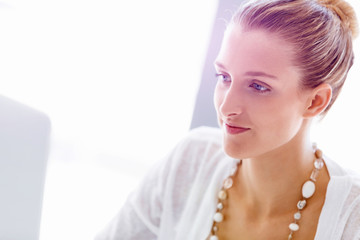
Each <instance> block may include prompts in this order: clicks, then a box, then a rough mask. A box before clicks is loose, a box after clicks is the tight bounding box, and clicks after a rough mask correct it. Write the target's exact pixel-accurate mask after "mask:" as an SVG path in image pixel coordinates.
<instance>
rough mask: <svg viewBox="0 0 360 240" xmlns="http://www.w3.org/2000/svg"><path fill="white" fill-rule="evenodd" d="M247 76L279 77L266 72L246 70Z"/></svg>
mask: <svg viewBox="0 0 360 240" xmlns="http://www.w3.org/2000/svg"><path fill="white" fill-rule="evenodd" d="M245 76H251V77H268V78H272V79H277V77H275V76H273V75H270V74H267V73H264V72H246V73H245Z"/></svg>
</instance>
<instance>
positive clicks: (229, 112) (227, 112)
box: [219, 86, 243, 117]
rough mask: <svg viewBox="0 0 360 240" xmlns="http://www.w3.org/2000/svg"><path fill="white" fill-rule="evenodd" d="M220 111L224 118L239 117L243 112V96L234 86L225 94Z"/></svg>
mask: <svg viewBox="0 0 360 240" xmlns="http://www.w3.org/2000/svg"><path fill="white" fill-rule="evenodd" d="M219 111H220V113H221V115H223V116H224V117H231V116H237V115H240V114H241V113H242V112H243V107H242V100H241V94H240V93H239V92H238V91H235V89H233V86H231V87H230V88H229V89H227V91H226V92H225V93H224V95H223V98H222V101H221V102H220V106H219Z"/></svg>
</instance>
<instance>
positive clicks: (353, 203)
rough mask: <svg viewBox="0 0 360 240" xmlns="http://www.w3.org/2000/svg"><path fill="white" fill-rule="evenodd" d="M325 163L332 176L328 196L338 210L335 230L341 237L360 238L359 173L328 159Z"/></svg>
mask: <svg viewBox="0 0 360 240" xmlns="http://www.w3.org/2000/svg"><path fill="white" fill-rule="evenodd" d="M326 163H327V166H328V170H329V173H330V176H331V178H332V180H331V181H332V190H333V191H331V192H332V194H331V195H332V196H331V197H330V196H329V197H330V198H332V199H334V202H333V203H334V206H335V205H336V206H338V207H339V210H340V212H339V222H338V224H339V225H338V228H337V230H336V232H338V234H339V235H341V237H342V239H360V174H359V173H356V172H354V171H352V170H350V169H345V168H342V167H341V166H339V165H338V164H337V163H335V162H333V161H331V160H329V159H327V160H326ZM333 211H335V212H336V210H335V209H333Z"/></svg>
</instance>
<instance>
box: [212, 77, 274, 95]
mask: <svg viewBox="0 0 360 240" xmlns="http://www.w3.org/2000/svg"><path fill="white" fill-rule="evenodd" d="M215 77H216V79H217V80H218V81H221V82H223V83H229V82H231V79H229V80H224V78H230V77H229V76H228V75H226V74H222V73H216V74H215ZM220 77H222V78H223V79H220ZM249 87H251V88H253V90H254V91H255V92H258V93H266V92H269V91H270V88H268V87H265V86H264V85H262V84H259V83H255V82H252V83H251V84H250V85H249Z"/></svg>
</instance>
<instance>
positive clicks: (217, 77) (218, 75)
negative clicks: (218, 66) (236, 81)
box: [215, 73, 231, 83]
mask: <svg viewBox="0 0 360 240" xmlns="http://www.w3.org/2000/svg"><path fill="white" fill-rule="evenodd" d="M215 77H216V79H217V80H218V81H221V82H224V83H225V82H231V79H230V77H229V76H228V75H225V74H222V73H216V74H215ZM220 77H223V79H224V78H226V77H227V78H229V80H228V81H225V80H223V79H220Z"/></svg>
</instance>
